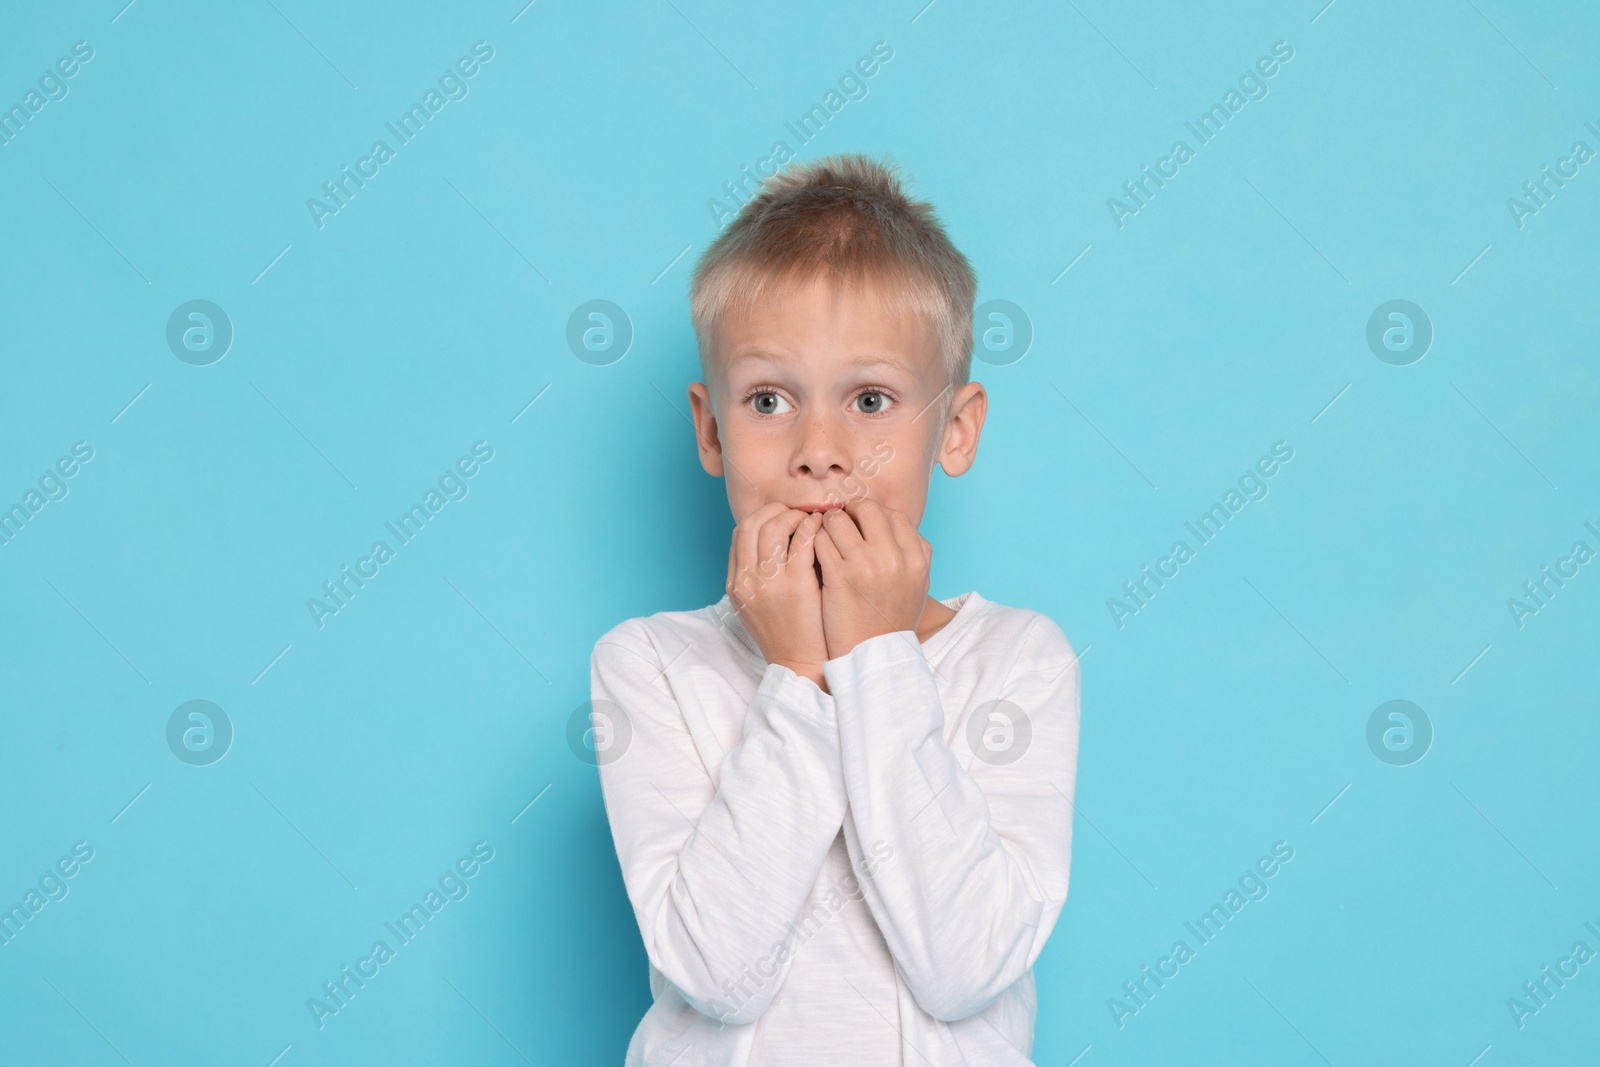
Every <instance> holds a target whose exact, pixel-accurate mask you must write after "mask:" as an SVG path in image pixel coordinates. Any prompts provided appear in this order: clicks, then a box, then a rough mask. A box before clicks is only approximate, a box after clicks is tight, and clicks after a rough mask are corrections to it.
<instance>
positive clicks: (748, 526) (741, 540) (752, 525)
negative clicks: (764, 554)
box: [733, 500, 784, 572]
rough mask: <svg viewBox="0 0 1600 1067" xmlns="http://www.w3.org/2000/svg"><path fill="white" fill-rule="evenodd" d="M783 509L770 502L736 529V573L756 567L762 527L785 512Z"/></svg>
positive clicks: (780, 505) (781, 505)
mask: <svg viewBox="0 0 1600 1067" xmlns="http://www.w3.org/2000/svg"><path fill="white" fill-rule="evenodd" d="M783 507H784V506H783V504H781V503H779V502H778V501H776V500H773V501H769V502H768V503H765V504H763V505H761V506H760V507H759V508H757V509H756V510H754V511H752V512H751V513H750V514H748V515H746V516H745V517H744V520H743V521H742V522H740V523H739V524H738V525H737V526H736V527H734V530H733V540H734V545H735V552H736V553H737V566H736V567H735V571H736V572H739V571H744V570H748V569H749V568H750V567H753V566H755V564H756V562H757V560H758V558H759V557H758V556H757V544H756V539H757V538H758V537H759V536H760V535H761V526H762V524H763V523H764V522H765V521H766V520H767V519H769V518H771V517H772V516H773V515H776V514H777V513H778V512H779V511H781V510H783Z"/></svg>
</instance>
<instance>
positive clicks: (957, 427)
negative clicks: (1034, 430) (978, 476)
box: [938, 382, 989, 478]
mask: <svg viewBox="0 0 1600 1067" xmlns="http://www.w3.org/2000/svg"><path fill="white" fill-rule="evenodd" d="M988 412H989V394H988V392H987V391H985V390H984V388H983V383H982V382H968V383H967V384H966V385H963V386H962V387H961V388H960V389H958V390H957V391H956V395H955V397H954V398H953V399H952V400H951V401H950V417H949V418H948V419H947V420H946V421H945V426H944V440H943V441H942V442H941V443H940V445H939V456H938V461H939V466H941V467H943V468H944V472H945V474H947V475H949V476H950V477H952V478H957V477H960V476H961V475H963V474H965V473H967V471H968V470H969V469H970V468H971V467H972V465H973V463H975V462H976V461H977V459H978V436H979V435H980V434H981V433H983V419H984V416H985V415H987V414H988Z"/></svg>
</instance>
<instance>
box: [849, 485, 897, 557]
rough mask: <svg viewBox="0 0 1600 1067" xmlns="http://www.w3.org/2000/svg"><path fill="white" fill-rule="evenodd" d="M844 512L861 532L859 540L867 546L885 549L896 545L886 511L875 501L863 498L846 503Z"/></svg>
mask: <svg viewBox="0 0 1600 1067" xmlns="http://www.w3.org/2000/svg"><path fill="white" fill-rule="evenodd" d="M845 511H847V512H848V513H849V514H850V517H851V518H852V519H854V520H855V523H856V526H857V527H858V528H859V529H860V530H861V538H862V540H864V541H866V543H867V544H869V545H881V546H885V547H887V546H888V545H892V544H896V543H897V541H898V539H897V538H896V537H895V534H894V530H893V528H892V527H891V526H890V525H889V512H888V509H886V508H885V507H884V506H883V505H882V504H880V503H878V502H877V501H876V500H873V499H872V498H871V497H865V496H864V497H862V498H861V499H860V500H853V501H851V502H849V503H847V504H846V505H845Z"/></svg>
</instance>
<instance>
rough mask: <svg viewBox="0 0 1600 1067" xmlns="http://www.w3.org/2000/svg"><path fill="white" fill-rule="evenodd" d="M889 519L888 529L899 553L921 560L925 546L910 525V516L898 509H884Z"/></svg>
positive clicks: (915, 529)
mask: <svg viewBox="0 0 1600 1067" xmlns="http://www.w3.org/2000/svg"><path fill="white" fill-rule="evenodd" d="M884 512H885V514H887V515H888V518H889V529H890V532H891V533H892V534H893V536H894V541H895V544H897V545H899V546H900V551H901V552H904V553H905V554H906V555H908V556H917V557H919V558H921V557H922V556H924V555H925V552H924V549H923V546H924V545H925V544H927V542H926V541H924V540H923V539H922V535H921V534H919V533H918V532H917V528H916V527H915V526H913V525H911V516H909V515H907V514H906V513H905V512H903V511H901V510H900V509H898V508H889V507H886V508H884Z"/></svg>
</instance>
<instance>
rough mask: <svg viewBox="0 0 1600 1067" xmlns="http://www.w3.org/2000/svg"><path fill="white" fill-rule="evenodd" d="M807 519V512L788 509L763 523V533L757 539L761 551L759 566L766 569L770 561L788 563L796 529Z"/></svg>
mask: <svg viewBox="0 0 1600 1067" xmlns="http://www.w3.org/2000/svg"><path fill="white" fill-rule="evenodd" d="M805 518H806V513H805V512H803V511H800V510H797V509H795V508H786V509H785V510H784V511H782V512H780V513H778V514H777V515H774V516H772V517H771V518H769V519H767V520H766V521H765V522H763V523H762V524H761V533H760V534H759V535H758V536H757V539H756V544H757V546H758V547H759V548H760V550H761V556H760V558H759V559H758V560H757V561H756V562H757V564H758V565H759V566H762V567H766V566H768V561H769V560H770V561H772V563H778V564H781V563H784V562H786V561H787V560H788V558H789V539H790V538H792V537H793V536H794V532H795V529H796V528H797V527H799V525H800V524H801V523H802V522H804V521H805Z"/></svg>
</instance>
